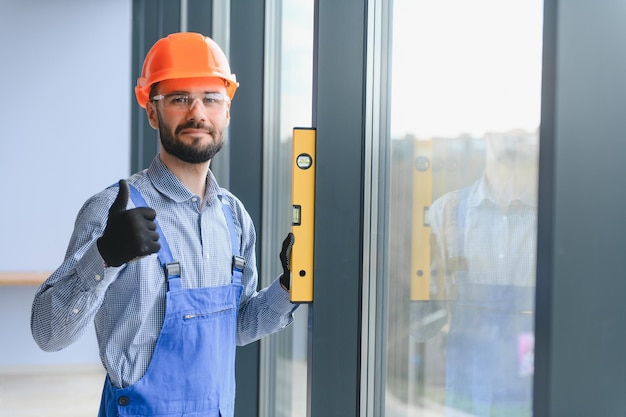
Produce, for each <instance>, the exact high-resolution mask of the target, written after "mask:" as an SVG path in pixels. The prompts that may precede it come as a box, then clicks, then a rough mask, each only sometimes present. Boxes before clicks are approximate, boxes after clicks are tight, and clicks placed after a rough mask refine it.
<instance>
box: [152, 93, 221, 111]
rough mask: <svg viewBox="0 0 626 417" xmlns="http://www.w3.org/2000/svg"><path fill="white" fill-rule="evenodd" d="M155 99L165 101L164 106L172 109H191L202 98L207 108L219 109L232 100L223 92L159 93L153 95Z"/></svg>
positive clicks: (210, 109)
mask: <svg viewBox="0 0 626 417" xmlns="http://www.w3.org/2000/svg"><path fill="white" fill-rule="evenodd" d="M152 100H153V101H161V102H163V107H164V108H165V109H166V110H170V111H189V110H190V109H191V107H192V105H193V103H195V101H196V100H200V101H201V103H202V105H203V106H204V109H205V110H208V111H218V110H222V109H224V105H225V104H226V103H228V102H229V101H230V99H229V98H228V96H226V95H224V94H221V93H206V94H186V93H172V94H159V95H158V96H154V97H152Z"/></svg>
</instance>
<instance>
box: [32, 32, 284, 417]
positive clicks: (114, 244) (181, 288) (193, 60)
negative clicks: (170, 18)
mask: <svg viewBox="0 0 626 417" xmlns="http://www.w3.org/2000/svg"><path fill="white" fill-rule="evenodd" d="M237 87H238V83H237V81H236V77H235V75H234V74H232V73H231V71H230V67H229V64H228V61H227V59H226V56H225V55H224V53H223V52H222V50H221V49H220V48H219V46H218V45H217V44H216V43H215V42H214V41H213V40H211V39H210V38H207V37H204V36H202V35H200V34H197V33H176V34H172V35H169V36H167V37H165V38H163V39H160V40H159V41H158V42H156V43H155V45H154V46H153V47H152V48H151V50H150V51H149V52H148V54H147V56H146V59H145V62H144V65H143V71H142V76H141V77H140V78H139V79H138V82H137V86H136V88H135V93H136V97H137V101H138V103H139V105H141V106H142V107H144V108H145V109H146V114H147V117H148V120H149V122H150V125H151V126H152V127H153V128H154V129H157V130H158V131H159V136H160V142H161V147H160V152H159V154H158V155H157V156H156V157H155V158H154V160H153V161H152V164H151V165H150V167H149V168H148V169H146V170H144V171H141V172H138V173H136V174H134V175H132V176H131V177H130V178H128V179H127V180H120V181H119V183H118V184H115V185H114V186H112V187H109V188H108V189H106V190H104V191H102V192H100V193H98V194H96V195H95V196H93V197H91V198H90V199H89V200H88V201H87V202H86V203H85V204H84V206H83V207H82V209H81V210H80V212H79V213H78V216H77V220H76V224H75V229H74V233H73V235H72V237H71V240H70V243H69V247H68V250H67V254H66V257H65V260H64V261H63V263H62V264H61V266H60V267H59V268H58V269H57V270H56V271H55V272H54V273H53V274H52V275H51V276H50V277H49V278H48V279H47V280H46V281H45V282H44V283H43V284H42V285H41V287H40V288H39V290H38V291H37V293H36V295H35V299H34V303H33V308H32V318H31V329H32V333H33V337H34V339H35V340H36V342H37V343H38V345H39V346H40V347H41V348H42V349H43V350H46V351H56V350H60V349H63V348H65V347H66V346H68V345H70V344H71V343H73V342H74V341H76V340H77V339H78V338H79V337H80V336H81V335H82V333H83V332H84V331H85V329H86V328H87V327H88V326H89V324H90V323H91V322H94V324H95V329H96V334H97V339H98V344H99V348H100V357H101V359H102V363H103V365H104V367H105V368H106V371H107V378H106V381H105V386H104V389H103V393H102V401H101V405H100V414H99V415H100V416H101V417H104V416H107V417H110V416H118V415H129V416H130V415H137V416H138V415H141V416H157V415H158V416H164V415H177V416H186V415H189V416H191V415H193V416H207V417H210V416H224V417H226V416H232V415H233V413H234V400H235V380H234V373H235V369H234V368H235V347H236V345H243V344H246V343H250V342H252V341H255V340H257V339H259V338H261V337H263V336H265V335H268V334H270V333H272V332H275V331H277V330H280V329H282V328H284V327H285V326H287V325H288V324H289V323H291V321H292V320H293V312H294V310H295V308H296V305H294V304H292V303H290V301H289V293H288V289H289V285H290V274H289V256H290V252H291V246H292V244H293V235H292V234H289V236H288V237H287V238H286V239H285V242H284V243H283V247H282V251H281V254H280V258H281V262H282V266H283V271H284V272H283V274H282V275H281V276H280V277H279V278H278V279H276V280H275V281H274V282H273V283H272V284H271V285H270V286H269V287H267V288H265V289H263V290H261V291H259V292H257V291H256V286H257V282H258V277H257V269H256V259H255V239H256V238H255V229H254V225H253V224H252V220H251V218H250V216H249V214H248V213H247V212H246V210H245V208H244V206H243V205H242V203H241V202H240V201H239V200H238V199H237V198H236V197H235V196H233V195H232V194H231V193H230V192H229V191H227V190H225V189H223V188H220V187H219V186H218V184H217V182H216V180H215V178H214V176H213V174H212V173H211V171H210V169H209V165H210V163H211V159H212V158H213V156H215V154H216V153H217V152H218V151H219V150H220V148H221V147H222V145H223V140H224V139H223V134H224V129H226V127H227V126H228V124H229V120H230V101H231V99H232V98H233V96H234V94H235V90H236V89H237ZM129 197H130V199H129Z"/></svg>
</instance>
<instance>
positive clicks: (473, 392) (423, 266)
mask: <svg viewBox="0 0 626 417" xmlns="http://www.w3.org/2000/svg"><path fill="white" fill-rule="evenodd" d="M542 9H543V4H542V1H541V0H471V1H468V0H439V1H429V0H394V11H393V18H392V19H393V25H392V27H393V29H392V30H393V47H392V50H393V52H392V72H391V74H392V79H391V111H390V115H391V116H390V117H391V119H390V120H391V123H390V127H391V148H390V149H391V156H390V163H391V168H390V184H389V187H390V188H389V195H390V199H389V202H388V203H386V204H387V205H388V206H387V207H388V209H389V221H388V228H389V230H388V236H389V239H390V241H389V248H388V265H389V267H388V270H387V271H386V273H388V275H389V276H388V292H387V299H386V303H387V306H386V309H387V310H386V311H387V316H386V317H387V319H386V325H387V333H386V344H387V346H386V365H387V366H386V387H385V394H384V399H385V414H386V415H387V416H507V417H510V416H531V415H532V378H533V354H534V328H533V325H534V294H535V259H536V232H537V228H536V210H537V167H538V133H539V132H538V131H539V120H540V84H541V48H542V19H543V16H542V13H543V10H542Z"/></svg>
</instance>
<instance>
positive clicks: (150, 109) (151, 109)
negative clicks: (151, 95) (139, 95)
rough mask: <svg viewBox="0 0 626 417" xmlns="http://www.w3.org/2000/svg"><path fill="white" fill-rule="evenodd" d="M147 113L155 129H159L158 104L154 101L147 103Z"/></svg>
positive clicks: (149, 121)
mask: <svg viewBox="0 0 626 417" xmlns="http://www.w3.org/2000/svg"><path fill="white" fill-rule="evenodd" d="M146 115H147V116H148V123H150V126H152V128H153V129H156V130H158V129H159V118H158V116H157V111H156V106H155V104H154V103H153V102H151V101H149V102H148V103H147V104H146Z"/></svg>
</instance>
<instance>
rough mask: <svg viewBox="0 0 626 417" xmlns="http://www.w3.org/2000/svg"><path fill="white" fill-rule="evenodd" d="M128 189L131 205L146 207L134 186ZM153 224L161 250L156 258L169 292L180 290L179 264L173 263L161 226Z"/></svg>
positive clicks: (157, 223) (130, 185)
mask: <svg viewBox="0 0 626 417" xmlns="http://www.w3.org/2000/svg"><path fill="white" fill-rule="evenodd" d="M128 188H129V190H130V198H131V200H133V203H135V207H148V204H147V203H146V200H144V198H143V197H142V196H141V193H140V192H139V190H137V188H135V186H133V185H132V184H130V183H129V184H128ZM154 223H155V224H156V228H157V232H158V233H159V244H160V245H161V249H159V252H158V253H157V256H158V258H159V262H161V266H162V267H163V271H165V277H166V278H167V284H168V287H169V289H170V290H173V289H174V290H177V289H181V288H182V284H181V282H180V263H178V262H174V257H173V256H172V251H171V250H170V246H169V245H168V243H167V239H165V234H164V233H163V230H161V226H159V222H158V221H157V220H156V219H154Z"/></svg>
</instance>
